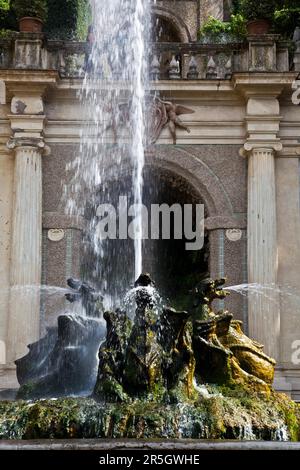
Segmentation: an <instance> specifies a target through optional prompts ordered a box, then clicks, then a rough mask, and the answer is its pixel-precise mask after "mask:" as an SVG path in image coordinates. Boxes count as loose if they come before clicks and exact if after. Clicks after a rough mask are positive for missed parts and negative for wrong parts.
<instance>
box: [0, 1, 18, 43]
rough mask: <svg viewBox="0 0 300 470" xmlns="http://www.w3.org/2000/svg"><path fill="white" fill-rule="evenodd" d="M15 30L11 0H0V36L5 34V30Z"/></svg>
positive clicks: (15, 24) (15, 22) (15, 23)
mask: <svg viewBox="0 0 300 470" xmlns="http://www.w3.org/2000/svg"><path fill="white" fill-rule="evenodd" d="M10 30H17V20H16V15H15V13H14V11H13V10H12V8H11V0H0V31H1V33H0V37H1V38H3V37H5V36H6V31H10Z"/></svg>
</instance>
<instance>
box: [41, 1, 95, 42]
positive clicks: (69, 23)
mask: <svg viewBox="0 0 300 470" xmlns="http://www.w3.org/2000/svg"><path fill="white" fill-rule="evenodd" d="M89 3H90V2H89V0H48V20H47V23H46V32H47V34H48V36H49V37H50V38H53V39H74V40H78V39H79V40H85V39H86V37H87V31H88V26H89V24H90V23H91V11H90V4H89Z"/></svg>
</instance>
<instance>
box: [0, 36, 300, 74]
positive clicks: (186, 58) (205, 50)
mask: <svg viewBox="0 0 300 470" xmlns="http://www.w3.org/2000/svg"><path fill="white" fill-rule="evenodd" d="M290 45H291V44H290V43H288V42H283V41H281V40H280V37H279V36H276V35H266V36H250V37H248V39H247V41H245V42H240V43H227V44H202V43H198V42H193V43H156V44H153V45H152V47H150V48H149V49H150V51H151V53H150V54H151V56H150V57H149V73H150V77H151V79H153V80H168V79H170V80H177V79H184V80H195V79H229V78H230V77H231V75H232V73H234V72H248V71H249V72H287V71H289V70H291V69H293V68H295V69H297V67H298V66H299V63H300V59H299V57H298V55H300V52H299V48H297V49H296V52H295V56H294V58H293V57H291V53H290V52H289V51H290V50H292V49H291V47H290ZM89 51H90V45H89V44H88V43H85V42H75V41H53V40H47V39H46V38H45V37H44V36H43V35H42V34H31V33H16V34H15V36H14V37H12V38H11V39H6V40H4V39H2V40H0V69H31V70H57V71H58V72H59V74H60V76H61V77H62V78H81V77H83V76H84V74H85V72H86V70H90V71H92V68H93V67H92V65H91V64H90V63H89ZM97 73H99V74H100V75H101V70H98V71H97ZM106 73H107V72H106Z"/></svg>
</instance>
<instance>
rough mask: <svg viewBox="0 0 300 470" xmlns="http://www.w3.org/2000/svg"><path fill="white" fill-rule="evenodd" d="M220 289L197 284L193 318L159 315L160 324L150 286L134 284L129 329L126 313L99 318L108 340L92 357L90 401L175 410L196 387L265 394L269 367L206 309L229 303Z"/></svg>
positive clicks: (218, 283)
mask: <svg viewBox="0 0 300 470" xmlns="http://www.w3.org/2000/svg"><path fill="white" fill-rule="evenodd" d="M224 283H225V279H218V280H215V281H213V280H211V279H206V280H204V281H202V282H201V283H200V284H199V285H198V286H197V288H196V289H195V290H194V292H193V293H194V295H195V296H196V303H195V304H194V310H193V311H192V312H185V311H184V312H177V311H176V310H174V309H172V308H167V307H165V308H164V310H163V313H162V315H161V316H159V315H157V312H155V309H154V306H153V297H152V295H151V291H150V290H149V289H148V287H149V286H151V285H153V282H152V280H151V278H150V276H149V275H147V274H143V275H142V276H140V278H139V279H138V280H137V282H136V283H135V287H136V288H138V289H137V291H136V303H137V308H136V315H135V318H134V321H133V322H132V321H131V320H129V318H127V316H126V313H125V312H118V313H113V312H109V313H106V314H105V319H106V321H107V340H106V342H105V343H104V344H103V345H102V346H101V348H100V352H99V360H100V362H99V372H98V379H97V383H96V386H95V390H94V395H95V397H96V398H98V399H100V400H105V401H110V402H111V401H113V402H114V401H128V400H130V399H132V398H143V399H148V400H149V399H150V400H154V401H167V402H174V401H175V402H176V401H180V400H187V399H190V398H191V397H193V396H195V394H196V390H195V388H194V383H195V380H196V381H197V382H198V383H214V384H219V385H228V386H232V385H234V384H239V385H242V386H244V387H246V388H247V387H249V388H251V389H252V390H258V391H268V390H269V389H270V387H271V383H272V381H273V377H274V366H275V361H273V360H272V359H271V358H269V357H268V356H266V355H265V354H264V353H263V351H262V349H263V347H262V346H261V345H259V344H258V343H256V342H255V341H252V340H250V339H249V338H248V337H247V336H246V335H244V333H243V332H242V329H241V322H238V321H234V320H233V316H232V315H231V314H229V313H228V312H220V313H214V311H213V309H212V302H213V300H215V299H223V298H225V297H226V296H227V295H229V293H228V292H226V291H225V290H224V289H223V288H222V287H223V285H224Z"/></svg>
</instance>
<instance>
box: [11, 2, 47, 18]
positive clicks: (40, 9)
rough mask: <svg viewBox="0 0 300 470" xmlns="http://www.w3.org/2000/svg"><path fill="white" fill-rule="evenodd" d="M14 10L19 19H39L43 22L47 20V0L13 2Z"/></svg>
mask: <svg viewBox="0 0 300 470" xmlns="http://www.w3.org/2000/svg"><path fill="white" fill-rule="evenodd" d="M13 8H14V10H15V12H16V15H17V18H18V19H21V18H24V17H33V18H39V19H40V20H42V21H43V22H45V21H46V19H47V13H48V7H47V0H13Z"/></svg>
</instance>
